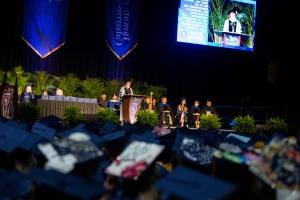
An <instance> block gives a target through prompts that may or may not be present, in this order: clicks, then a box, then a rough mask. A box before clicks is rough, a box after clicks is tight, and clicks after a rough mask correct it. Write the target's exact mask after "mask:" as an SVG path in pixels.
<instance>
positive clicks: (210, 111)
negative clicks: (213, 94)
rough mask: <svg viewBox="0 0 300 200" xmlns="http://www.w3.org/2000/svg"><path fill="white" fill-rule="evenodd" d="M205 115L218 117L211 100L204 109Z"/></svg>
mask: <svg viewBox="0 0 300 200" xmlns="http://www.w3.org/2000/svg"><path fill="white" fill-rule="evenodd" d="M203 111H204V114H206V115H216V114H217V110H216V108H215V107H213V106H212V102H211V100H207V101H206V106H205V107H204V108H203Z"/></svg>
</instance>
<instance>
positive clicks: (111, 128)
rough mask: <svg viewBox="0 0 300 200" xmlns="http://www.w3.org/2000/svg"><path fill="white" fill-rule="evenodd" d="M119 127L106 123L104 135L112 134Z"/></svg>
mask: <svg viewBox="0 0 300 200" xmlns="http://www.w3.org/2000/svg"><path fill="white" fill-rule="evenodd" d="M117 127H118V126H117V125H116V124H115V123H112V122H106V123H105V124H104V125H103V127H102V129H103V133H104V134H107V133H111V132H113V131H114V130H115V129H116V128H117Z"/></svg>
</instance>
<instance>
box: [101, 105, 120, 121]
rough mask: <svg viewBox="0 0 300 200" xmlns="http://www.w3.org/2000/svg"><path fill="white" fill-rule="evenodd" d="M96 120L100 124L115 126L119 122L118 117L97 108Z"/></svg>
mask: <svg viewBox="0 0 300 200" xmlns="http://www.w3.org/2000/svg"><path fill="white" fill-rule="evenodd" d="M96 116H97V120H98V121H99V122H101V123H106V122H112V123H115V124H117V123H118V122H119V116H118V115H117V113H115V112H113V111H112V110H110V109H108V108H99V110H98V112H97V114H96Z"/></svg>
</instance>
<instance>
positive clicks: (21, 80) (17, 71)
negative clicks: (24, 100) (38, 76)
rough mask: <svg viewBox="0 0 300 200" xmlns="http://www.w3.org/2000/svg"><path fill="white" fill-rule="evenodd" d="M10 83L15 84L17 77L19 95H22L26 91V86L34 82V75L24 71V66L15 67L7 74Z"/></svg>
mask: <svg viewBox="0 0 300 200" xmlns="http://www.w3.org/2000/svg"><path fill="white" fill-rule="evenodd" d="M7 77H8V82H9V83H10V84H11V85H14V84H15V81H16V77H17V78H18V94H19V95H20V94H21V93H22V91H23V90H24V88H25V86H26V84H27V83H28V82H29V81H30V80H32V74H31V73H27V72H25V71H24V70H23V69H22V66H18V67H15V68H14V69H13V70H11V71H10V72H8V74H7Z"/></svg>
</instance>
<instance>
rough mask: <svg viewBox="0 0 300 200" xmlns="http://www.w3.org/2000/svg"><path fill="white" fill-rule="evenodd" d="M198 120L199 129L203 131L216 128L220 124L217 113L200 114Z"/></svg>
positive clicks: (218, 127)
mask: <svg viewBox="0 0 300 200" xmlns="http://www.w3.org/2000/svg"><path fill="white" fill-rule="evenodd" d="M200 120H201V122H200V126H201V129H202V130H204V131H209V130H217V129H220V128H221V126H222V123H221V119H220V118H219V116H218V115H201V117H200Z"/></svg>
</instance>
